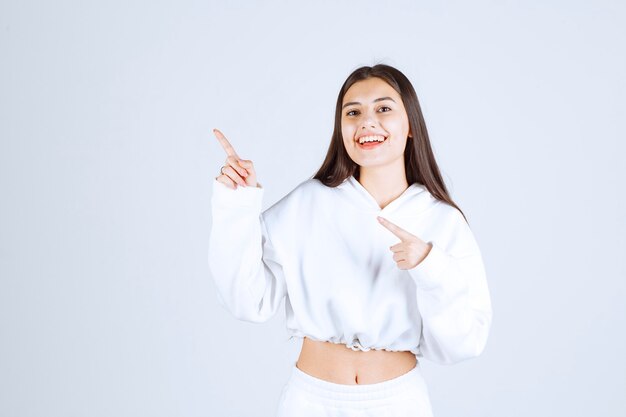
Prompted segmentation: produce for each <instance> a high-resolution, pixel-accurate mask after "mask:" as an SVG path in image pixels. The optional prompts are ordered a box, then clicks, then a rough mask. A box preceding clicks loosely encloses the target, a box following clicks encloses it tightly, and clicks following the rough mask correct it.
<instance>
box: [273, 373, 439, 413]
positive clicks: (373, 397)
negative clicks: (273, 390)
mask: <svg viewBox="0 0 626 417" xmlns="http://www.w3.org/2000/svg"><path fill="white" fill-rule="evenodd" d="M322 416H324V417H370V416H371V417H374V416H375V417H432V409H431V405H430V398H429V396H428V389H427V387H426V381H425V380H424V378H423V376H422V372H421V368H420V364H419V362H417V364H416V366H415V367H414V368H413V369H412V370H410V371H409V372H407V373H405V374H403V375H400V376H398V377H396V378H393V379H389V380H386V381H382V382H378V383H376V384H364V385H358V384H357V385H347V384H346V385H344V384H336V383H334V382H330V381H326V380H323V379H319V378H316V377H314V376H312V375H309V374H307V373H305V372H304V371H302V370H300V369H299V368H298V367H297V366H296V365H295V363H294V365H293V368H292V372H291V376H290V377H289V380H288V381H287V383H286V384H285V386H284V388H283V391H282V394H281V396H280V400H279V401H278V410H277V417H322Z"/></svg>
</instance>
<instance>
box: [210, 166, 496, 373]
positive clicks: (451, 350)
mask: <svg viewBox="0 0 626 417" xmlns="http://www.w3.org/2000/svg"><path fill="white" fill-rule="evenodd" d="M263 193H264V189H263V188H260V187H240V186H238V187H237V189H235V190H233V189H230V188H228V187H227V186H225V185H224V184H222V183H221V182H219V181H217V180H215V179H214V180H213V194H212V198H211V205H212V215H213V223H212V226H211V233H210V238H209V268H210V270H211V273H212V275H213V279H214V281H215V284H216V287H217V295H218V300H219V302H220V304H221V305H222V306H223V307H225V308H226V309H227V310H228V311H229V312H230V313H231V314H233V315H234V316H235V317H236V318H237V319H240V320H244V321H249V322H264V321H266V320H268V319H270V318H271V317H273V316H274V315H275V314H276V312H277V310H278V308H279V306H280V303H281V301H282V300H283V299H285V313H286V322H287V333H288V334H289V335H290V336H291V337H304V336H307V337H309V338H311V339H313V340H318V341H329V342H332V343H341V344H345V345H346V346H347V347H348V348H351V349H353V350H363V351H367V350H370V349H377V350H379V349H384V350H388V351H406V350H408V351H411V352H412V353H414V354H415V355H416V357H417V358H421V357H424V358H426V359H429V360H431V361H433V362H436V363H439V364H452V363H456V362H459V361H462V360H465V359H468V358H471V357H475V356H478V355H479V354H480V353H481V352H482V351H483V349H484V347H485V344H486V342H487V337H488V334H489V329H490V327H491V319H492V310H491V301H490V295H489V289H488V287H487V280H486V276H485V269H484V265H483V261H482V256H481V252H480V250H479V248H478V245H477V243H476V240H475V238H474V235H473V233H472V232H471V230H470V228H469V226H468V224H467V223H466V222H465V219H464V218H463V216H462V215H461V213H460V212H459V211H458V210H457V209H456V208H454V207H452V206H450V205H449V204H446V203H444V202H442V201H440V200H437V199H435V198H434V197H433V196H432V195H431V194H430V192H428V190H427V189H426V187H425V186H423V185H421V184H418V183H414V184H411V185H410V186H409V187H408V188H407V189H406V190H405V191H404V192H403V193H402V194H401V195H400V196H399V197H398V198H396V199H395V200H393V201H392V202H391V203H389V204H388V205H387V206H385V207H384V208H383V209H381V208H380V206H379V205H378V203H377V202H376V200H375V199H374V197H373V196H372V195H371V194H370V193H369V192H368V191H367V190H366V189H365V188H364V187H363V186H362V185H361V184H360V183H359V182H358V181H357V180H356V179H355V178H354V177H353V176H351V177H349V178H347V179H346V180H344V181H343V183H341V184H340V185H338V186H337V187H335V188H333V187H327V186H325V185H324V184H323V183H321V182H320V181H318V180H317V179H308V180H305V181H303V182H301V183H300V184H299V185H298V186H296V187H295V188H294V189H293V190H292V191H291V192H289V193H288V194H287V195H285V196H284V197H283V198H281V199H280V200H279V201H278V202H276V203H275V204H274V205H272V206H271V207H269V208H268V209H266V210H265V211H263V212H262V199H263ZM376 216H381V217H384V218H386V219H388V220H390V221H391V222H393V223H395V224H396V225H398V226H400V227H401V228H403V229H405V230H406V231H408V232H409V233H412V234H414V235H416V236H417V237H419V238H420V239H421V240H423V241H425V242H430V243H431V244H432V248H431V250H430V252H429V253H428V255H427V256H426V257H425V258H424V259H423V260H422V261H421V262H420V263H419V264H418V265H417V266H416V267H414V268H412V269H408V270H403V269H400V268H399V267H398V266H397V264H396V262H395V261H394V260H393V252H391V250H390V249H389V248H390V246H392V245H394V244H396V243H398V242H399V241H400V240H399V238H398V237H396V236H395V235H394V234H393V233H391V231H389V230H388V229H387V228H385V227H384V226H383V225H382V224H380V223H379V222H378V220H376Z"/></svg>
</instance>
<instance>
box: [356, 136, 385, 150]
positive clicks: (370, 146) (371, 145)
mask: <svg viewBox="0 0 626 417" xmlns="http://www.w3.org/2000/svg"><path fill="white" fill-rule="evenodd" d="M386 141H387V137H386V136H385V139H384V140H383V141H382V142H379V141H377V140H374V141H372V142H363V144H361V143H359V141H358V140H357V142H356V144H357V146H358V147H359V148H361V149H373V148H377V147H379V146H380V145H382V144H383V143H385V142H386Z"/></svg>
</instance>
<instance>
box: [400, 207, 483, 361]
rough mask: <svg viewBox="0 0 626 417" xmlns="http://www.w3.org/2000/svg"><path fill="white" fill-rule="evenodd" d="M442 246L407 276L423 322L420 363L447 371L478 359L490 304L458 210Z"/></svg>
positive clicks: (434, 244) (478, 255)
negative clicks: (456, 364) (464, 362)
mask: <svg viewBox="0 0 626 417" xmlns="http://www.w3.org/2000/svg"><path fill="white" fill-rule="evenodd" d="M453 212H454V215H452V216H450V217H448V219H449V220H448V221H446V224H444V225H442V227H443V229H444V233H443V236H445V238H444V239H443V240H441V241H431V242H430V243H431V244H432V248H431V249H430V252H429V253H428V255H426V257H425V258H424V259H423V260H422V261H421V262H420V263H419V264H417V266H415V267H414V268H412V269H409V270H408V272H409V274H410V276H411V277H412V279H413V280H414V281H415V284H416V292H417V304H418V309H419V311H420V314H421V316H422V335H421V338H420V345H419V353H418V354H417V356H418V357H424V358H426V359H428V360H430V361H433V362H435V363H438V364H443V365H449V364H453V363H456V362H460V361H463V360H465V359H469V358H472V357H476V356H478V355H480V354H481V353H482V351H483V350H484V348H485V345H486V343H487V338H488V335H489V330H490V327H491V318H492V310H491V298H490V294H489V289H488V286H487V279H486V275H485V268H484V264H483V261H482V255H481V252H480V249H479V248H478V245H477V243H476V240H475V238H474V235H473V233H472V231H471V230H470V228H469V225H468V224H467V223H466V222H465V219H464V218H463V216H462V215H461V213H460V212H459V211H458V210H457V209H456V208H454V210H453Z"/></svg>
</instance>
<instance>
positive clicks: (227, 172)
mask: <svg viewBox="0 0 626 417" xmlns="http://www.w3.org/2000/svg"><path fill="white" fill-rule="evenodd" d="M213 133H215V136H216V137H217V140H219V142H220V144H221V145H222V148H224V151H226V163H225V164H224V166H223V167H222V168H221V170H222V173H221V174H220V175H219V176H217V177H215V179H216V180H218V181H219V182H221V183H222V184H224V185H226V186H227V187H229V188H232V189H233V190H234V189H236V188H237V185H240V186H242V187H259V188H261V184H259V183H257V180H256V171H255V170H254V164H253V163H252V161H251V160H249V159H241V158H239V156H238V155H237V152H235V148H233V146H232V145H231V144H230V142H229V141H228V139H226V136H224V135H223V134H222V132H220V131H219V130H218V129H213Z"/></svg>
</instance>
